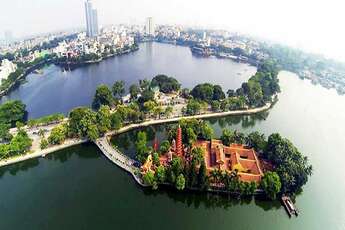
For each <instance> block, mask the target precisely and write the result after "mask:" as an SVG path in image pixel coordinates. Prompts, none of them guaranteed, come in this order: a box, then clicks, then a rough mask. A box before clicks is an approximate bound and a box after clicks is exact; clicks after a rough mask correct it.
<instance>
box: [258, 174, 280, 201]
mask: <svg viewBox="0 0 345 230" xmlns="http://www.w3.org/2000/svg"><path fill="white" fill-rule="evenodd" d="M281 186H282V185H281V182H280V178H279V176H278V174H277V173H275V172H267V173H265V175H264V177H263V178H262V181H261V187H262V189H263V190H264V191H265V193H266V195H267V197H269V198H270V199H272V200H275V199H276V196H277V193H279V192H280V189H281Z"/></svg>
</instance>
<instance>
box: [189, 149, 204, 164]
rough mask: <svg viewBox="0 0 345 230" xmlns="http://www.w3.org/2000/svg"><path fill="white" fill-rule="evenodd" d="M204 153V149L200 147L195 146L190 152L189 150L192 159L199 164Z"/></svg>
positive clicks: (202, 159)
mask: <svg viewBox="0 0 345 230" xmlns="http://www.w3.org/2000/svg"><path fill="white" fill-rule="evenodd" d="M204 154H205V151H204V149H203V148H201V147H195V148H193V149H192V152H191V155H192V159H193V161H195V162H196V163H197V164H201V162H202V161H204Z"/></svg>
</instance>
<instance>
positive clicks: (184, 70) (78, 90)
mask: <svg viewBox="0 0 345 230" xmlns="http://www.w3.org/2000/svg"><path fill="white" fill-rule="evenodd" d="M255 71H256V68H255V67H252V66H249V65H246V64H239V63H235V62H232V61H230V60H223V59H216V58H197V57H195V56H193V55H192V54H191V51H190V49H189V48H186V47H181V46H173V45H169V44H161V43H145V44H141V45H140V49H139V50H138V51H137V52H134V53H130V54H128V55H124V56H120V57H115V58H110V59H107V60H105V61H103V62H101V63H99V64H94V65H89V66H86V67H83V68H78V69H76V70H74V71H71V72H62V71H61V69H60V68H59V67H56V66H54V65H51V66H50V67H48V68H46V69H44V74H43V75H38V74H31V75H29V76H28V77H27V83H26V84H23V85H21V86H20V87H19V88H18V89H17V90H15V91H13V92H12V93H11V94H10V95H9V96H8V97H4V98H3V100H8V99H21V100H22V101H23V102H24V103H25V104H26V105H27V110H28V112H29V116H30V117H34V118H35V117H39V116H44V115H47V114H51V113H54V112H63V113H66V114H67V113H68V112H69V111H70V110H71V109H72V108H74V107H76V106H81V105H83V106H89V105H91V102H92V98H93V96H94V94H95V90H96V88H97V86H98V85H100V84H107V85H109V86H111V85H112V84H113V83H114V82H115V81H117V80H123V81H124V82H125V83H126V87H127V88H128V87H129V86H130V85H131V84H133V83H137V82H138V80H139V79H144V78H147V79H151V78H153V77H154V76H155V75H157V74H161V73H163V74H166V75H168V76H173V77H175V78H176V79H178V80H179V81H180V82H181V83H182V86H183V87H189V88H192V87H193V86H195V84H197V83H203V82H211V83H217V84H220V85H221V86H222V87H223V89H224V90H225V91H227V90H228V89H230V88H232V89H236V88H238V87H239V86H240V85H241V84H242V82H244V81H247V80H248V79H249V77H250V76H252V75H253V74H254V73H255Z"/></svg>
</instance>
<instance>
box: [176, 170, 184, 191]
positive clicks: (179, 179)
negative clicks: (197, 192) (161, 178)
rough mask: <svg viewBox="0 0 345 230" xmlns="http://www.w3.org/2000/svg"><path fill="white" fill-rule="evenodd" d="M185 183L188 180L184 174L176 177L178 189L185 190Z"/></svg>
mask: <svg viewBox="0 0 345 230" xmlns="http://www.w3.org/2000/svg"><path fill="white" fill-rule="evenodd" d="M185 185H186V180H185V178H184V176H183V174H182V173H181V174H180V175H179V176H178V177H177V178H176V184H175V186H176V189H177V190H184V188H185Z"/></svg>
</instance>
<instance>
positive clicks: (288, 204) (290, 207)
mask: <svg viewBox="0 0 345 230" xmlns="http://www.w3.org/2000/svg"><path fill="white" fill-rule="evenodd" d="M282 203H283V206H284V208H285V210H286V212H287V213H288V215H289V217H291V216H293V215H295V216H298V210H297V208H296V207H295V205H294V204H293V203H292V201H291V199H290V197H288V196H282Z"/></svg>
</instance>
